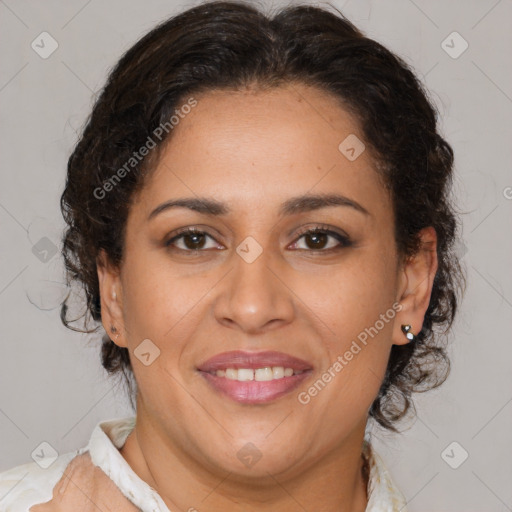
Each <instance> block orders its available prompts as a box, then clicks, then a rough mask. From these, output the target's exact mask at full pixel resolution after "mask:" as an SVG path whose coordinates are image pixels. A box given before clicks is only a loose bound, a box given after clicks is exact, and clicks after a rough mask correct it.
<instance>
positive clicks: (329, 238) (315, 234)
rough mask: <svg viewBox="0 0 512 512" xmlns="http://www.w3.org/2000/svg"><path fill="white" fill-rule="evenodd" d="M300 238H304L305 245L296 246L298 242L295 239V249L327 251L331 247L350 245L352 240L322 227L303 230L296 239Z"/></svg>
mask: <svg viewBox="0 0 512 512" xmlns="http://www.w3.org/2000/svg"><path fill="white" fill-rule="evenodd" d="M301 239H304V242H305V247H299V246H297V245H298V243H299V242H298V241H297V242H295V244H294V245H295V246H296V247H295V249H301V250H312V251H321V252H329V251H330V250H331V249H332V250H336V249H342V248H343V247H349V246H350V245H352V241H351V240H350V239H349V238H348V237H347V236H344V235H342V234H340V233H336V232H335V231H332V230H328V229H322V228H314V229H310V230H308V231H305V232H304V233H302V234H301V235H300V236H299V238H298V240H301Z"/></svg>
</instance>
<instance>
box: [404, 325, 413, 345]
mask: <svg viewBox="0 0 512 512" xmlns="http://www.w3.org/2000/svg"><path fill="white" fill-rule="evenodd" d="M410 330H411V326H410V325H409V324H406V325H402V332H403V333H404V334H405V337H406V338H407V339H408V340H411V341H414V340H415V339H416V336H415V335H414V334H413V333H412V332H409V331H410Z"/></svg>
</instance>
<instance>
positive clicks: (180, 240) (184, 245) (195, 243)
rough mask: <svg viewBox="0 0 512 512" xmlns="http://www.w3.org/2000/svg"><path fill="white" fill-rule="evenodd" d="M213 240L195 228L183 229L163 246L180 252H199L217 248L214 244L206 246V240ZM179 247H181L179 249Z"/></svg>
mask: <svg viewBox="0 0 512 512" xmlns="http://www.w3.org/2000/svg"><path fill="white" fill-rule="evenodd" d="M208 238H209V239H211V240H214V239H213V237H211V236H210V235H209V234H208V233H206V232H204V231H200V230H199V229H195V228H185V229H183V230H181V232H180V233H179V234H177V235H176V236H174V237H172V238H171V239H170V240H168V241H167V242H166V243H165V245H166V246H167V247H172V246H174V247H173V248H175V249H178V250H181V251H189V252H192V251H199V250H202V249H215V248H217V247H218V246H217V245H216V244H215V243H214V244H212V245H210V247H208V246H207V243H206V241H207V239H208ZM179 245H181V247H179Z"/></svg>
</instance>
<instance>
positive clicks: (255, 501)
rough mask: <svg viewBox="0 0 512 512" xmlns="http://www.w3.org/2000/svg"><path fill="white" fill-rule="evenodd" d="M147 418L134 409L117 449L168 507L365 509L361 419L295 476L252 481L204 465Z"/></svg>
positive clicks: (215, 511) (211, 510)
mask: <svg viewBox="0 0 512 512" xmlns="http://www.w3.org/2000/svg"><path fill="white" fill-rule="evenodd" d="M145 418H146V416H145V415H144V414H140V413H138V414H137V422H136V425H135V428H134V429H133V431H132V432H131V433H130V435H129V436H128V438H127V439H126V442H125V444H124V446H123V447H122V448H121V449H120V452H121V455H122V456H123V457H124V459H125V460H126V461H127V463H128V464H129V465H130V467H131V468H132V469H133V470H134V471H135V473H136V474H137V475H138V476H139V477H140V478H141V479H142V480H144V481H145V482H146V483H148V484H149V485H150V486H151V487H153V488H154V489H155V490H156V491H157V492H158V494H159V495H160V496H161V498H162V500H163V501H164V502H165V504H166V505H167V507H168V508H169V509H170V510H183V511H186V510H190V511H191V512H192V511H194V510H201V509H202V510H208V512H220V511H222V512H225V511H226V510H229V511H233V512H243V511H244V510H247V509H251V508H257V509H258V511H261V512H270V511H274V510H277V509H279V510H280V511H282V512H296V511H297V510H299V509H302V510H321V511H322V512H364V511H365V510H366V505H367V501H368V497H367V485H368V482H367V480H366V475H365V472H364V471H363V466H364V464H363V462H364V461H363V458H362V455H361V452H362V443H363V438H364V427H365V424H362V425H359V428H358V429H357V431H354V432H353V434H352V435H351V436H350V438H349V439H345V440H344V441H343V443H341V444H340V445H339V446H337V447H335V448H333V449H331V450H330V451H329V452H328V453H326V454H325V456H324V457H322V458H320V459H319V460H317V461H315V462H314V463H313V464H312V465H310V466H309V467H307V468H306V469H305V470H303V471H302V472H300V473H298V474H297V473H296V474H294V476H293V477H286V476H284V475H272V474H270V473H269V474H268V477H267V478H258V479H255V480H257V481H255V482H251V481H248V480H240V479H238V478H237V477H236V474H235V473H229V472H227V473H226V471H225V470H222V469H221V468H219V470H218V472H215V471H211V470H209V469H206V468H205V464H201V463H200V461H198V460H197V458H195V457H194V455H195V454H191V453H190V452H187V447H184V446H180V444H179V443H175V442H173V440H172V439H169V437H168V434H166V433H165V432H164V431H162V430H161V429H160V428H159V427H158V425H157V424H154V423H151V422H150V421H147V420H146V419H145ZM169 475H171V477H169ZM278 507H279V508H278Z"/></svg>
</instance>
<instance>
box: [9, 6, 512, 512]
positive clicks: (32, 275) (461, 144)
mask: <svg viewBox="0 0 512 512" xmlns="http://www.w3.org/2000/svg"><path fill="white" fill-rule="evenodd" d="M197 3H198V2H177V1H170V0H169V1H158V0H144V2H124V1H121V0H116V1H108V2H99V1H98V0H92V1H91V0H89V1H83V0H80V1H67V2H63V1H61V2H57V1H45V2H37V1H23V0H5V1H0V40H1V42H2V62H3V64H2V66H1V69H0V108H1V112H2V123H1V137H0V154H1V168H0V172H1V188H0V227H1V231H0V312H1V320H2V322H1V324H0V336H1V349H2V357H1V359H0V375H1V386H0V430H1V439H2V444H1V451H0V471H2V470H5V469H8V468H10V467H12V466H14V465H18V464H22V463H25V462H28V461H30V460H31V458H30V457H31V453H32V451H33V450H34V449H35V448H36V447H37V446H38V445H39V444H40V443H41V442H42V441H47V442H49V443H50V444H51V445H52V446H54V447H55V449H56V450H57V451H58V452H59V453H65V452H68V451H71V450H74V449H76V448H79V447H82V446H84V445H85V444H86V443H87V441H88V439H89V436H90V433H91V431H92V429H93V427H94V426H95V425H96V423H97V422H98V421H101V420H104V419H109V418H114V417H121V416H124V415H128V414H130V410H129V408H128V405H127V401H126V399H125V398H124V395H123V393H122V389H121V388H116V387H115V386H113V384H114V383H113V382H112V381H110V380H109V379H108V378H107V377H106V374H105V372H104V371H103V369H102V368H101V365H100V362H99V350H98V348H99V337H100V334H99V333H98V334H97V335H95V336H94V335H92V336H87V335H81V334H78V333H74V332H72V331H69V330H67V329H66V328H64V327H63V326H62V325H61V322H60V319H59V308H58V305H59V302H60V300H61V298H62V293H63V288H62V285H61V284H60V283H62V281H63V278H62V264H61V260H60V257H59V253H58V252H57V253H56V254H54V253H53V252H54V251H55V250H57V251H58V250H59V249H60V236H61V230H62V228H63V226H64V224H63V220H62V218H61V214H60V210H59V197H60V193H61V191H62V188H63V185H64V177H65V169H66V162H67V158H68V156H69V153H70V151H71V149H72V147H73V144H74V143H75V141H76V139H77V135H78V133H79V132H80V129H81V127H82V125H83V122H84V120H85V117H86V116H87V115H88V113H89V111H90V109H91V106H92V103H93V99H94V93H95V92H96V91H98V90H99V89H100V88H101V86H102V85H103V83H104V80H105V77H106V73H107V72H108V70H109V69H110V67H111V66H112V65H113V64H114V63H115V62H116V61H117V59H118V58H119V57H120V55H121V54H122V53H123V52H124V51H125V50H127V49H128V48H129V47H130V46H131V45H132V44H133V43H134V42H135V41H136V40H137V39H138V38H139V37H140V36H142V35H143V34H144V33H145V32H146V31H147V30H149V29H150V28H152V27H153V26H154V25H155V24H156V23H157V22H159V21H161V20H162V19H164V18H166V17H168V16H170V15H171V14H173V13H176V12H178V11H181V10H183V9H185V8H186V7H189V6H192V5H195V4H197ZM280 3H281V2H277V1H276V2H274V4H273V5H275V6H277V5H280ZM332 4H333V5H335V6H336V7H338V8H339V9H340V10H341V11H342V12H343V13H344V14H345V15H346V16H348V17H349V19H351V20H352V21H353V22H354V23H355V24H356V25H357V26H358V27H359V28H361V29H362V30H363V31H364V32H365V33H366V34H367V35H368V36H370V37H373V38H375V39H377V40H378V41H380V42H381V43H383V44H384V45H386V46H388V47H389V48H390V49H392V50H393V51H395V52H397V53H398V54H399V55H400V56H402V57H403V58H404V59H405V60H406V61H407V62H408V63H410V64H412V66H413V67H414V69H415V70H416V72H417V73H418V75H419V76H420V78H421V79H422V80H423V81H424V83H425V84H426V85H427V87H428V88H429V90H430V91H431V95H432V99H433V100H434V101H435V103H436V105H437V106H438V108H439V110H440V113H441V117H442V131H443V133H444V135H445V136H446V137H447V139H448V140H449V142H450V143H451V144H452V145H453V147H454V150H455V153H456V176H455V183H454V193H455V195H456V197H457V203H458V205H459V208H460V209H461V210H462V211H464V212H465V213H464V215H463V217H462V221H463V236H464V245H461V246H460V247H459V253H460V254H461V255H463V256H464V259H463V263H464V265H465V267H466V268H467V272H468V288H467V292H466V296H465V300H464V302H463V303H462V305H461V310H460V314H459V317H458V319H457V321H456V324H455V328H454V331H453V335H452V336H451V345H450V350H449V352H450V356H451V358H452V363H453V367H452V373H451V376H450V378H449V379H448V381H447V382H446V383H445V384H444V385H443V386H442V387H441V388H439V389H437V390H434V391H431V392H430V393H428V394H425V395H424V396H420V397H417V402H416V403H417V409H418V416H417V419H416V420H415V421H412V422H409V426H410V428H409V429H408V430H407V431H406V432H404V433H403V434H402V435H392V434H387V433H382V432H378V431H376V432H375V433H374V436H375V437H376V440H375V443H376V447H377V449H378V451H379V453H380V454H381V455H382V457H383V458H384V460H385V462H386V464H387V466H388V468H389V469H390V472H391V474H392V475H393V477H394V479H395V481H396V482H397V484H398V486H399V487H400V488H401V489H402V491H403V493H404V494H405V496H406V498H407V500H408V502H409V504H408V507H409V510H410V511H411V512H422V511H432V510H437V511H441V510H442V511H465V512H468V511H482V510H485V511H486V512H491V511H496V512H498V511H506V510H512V486H511V485H510V483H511V482H512V457H511V455H512V435H511V432H512V428H511V427H512V372H511V361H512V343H511V341H512V340H511V335H510V333H511V331H512V272H511V270H510V262H512V257H511V256H512V237H511V233H512V230H511V228H512V188H511V187H512V173H511V170H510V163H511V161H512V159H511V151H512V149H511V148H512V144H511V140H512V129H511V120H512V80H511V77H512V72H511V66H510V55H511V50H512V44H511V43H512V30H511V28H512V27H511V20H512V2H511V0H499V1H497V0H478V1H477V0H473V1H466V0H459V1H454V0H452V1H441V0H436V1H429V2H427V1H426V0H415V1H412V0H392V1H390V0H386V1H382V0H381V1H368V0H348V1H333V2H332ZM265 5H271V4H270V2H265ZM43 31H47V32H49V33H50V34H51V36H52V37H53V38H54V39H55V40H56V41H57V42H58V45H59V46H58V48H57V50H56V51H55V52H54V53H53V54H52V55H51V56H49V57H48V58H46V59H43V58H41V57H40V56H39V55H38V54H37V53H36V52H35V51H34V50H33V49H32V48H31V43H32V41H34V40H36V42H37V41H38V40H40V39H38V36H39V34H41V32H43ZM453 31H457V32H458V33H459V34H460V35H461V36H462V38H464V40H466V41H467V43H468V45H469V46H468V48H467V50H466V51H465V52H464V53H462V54H461V55H459V56H457V58H453V56H450V55H449V54H448V53H447V52H446V51H445V49H444V47H443V43H442V42H443V41H444V40H445V39H446V38H447V36H448V35H449V34H451V33H452V32H453ZM452 40H453V43H452V42H451V41H452ZM446 44H448V45H450V46H452V47H453V48H452V49H451V50H450V51H451V52H452V54H453V52H455V53H458V52H459V51H460V50H461V49H462V46H461V45H462V44H463V41H462V40H461V39H460V38H458V36H456V38H455V39H453V37H452V39H450V38H449V39H448V40H447V42H446V43H444V45H446ZM45 48H47V49H48V48H49V44H48V41H47V44H45ZM45 251H46V252H45ZM507 262H508V263H507ZM453 441H456V442H457V443H458V445H456V446H455V448H454V449H453V451H451V450H448V453H449V454H450V457H451V459H452V460H455V461H457V459H460V457H461V456H462V454H463V452H462V449H464V450H466V451H467V452H468V454H469V457H468V458H467V460H466V461H465V462H464V463H463V464H462V465H460V467H458V469H452V467H450V466H449V465H448V464H447V463H446V462H445V460H443V457H442V456H441V454H442V453H443V451H444V450H445V448H446V447H447V446H448V445H450V443H452V442H453ZM445 453H446V452H445ZM445 459H446V456H445Z"/></svg>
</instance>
